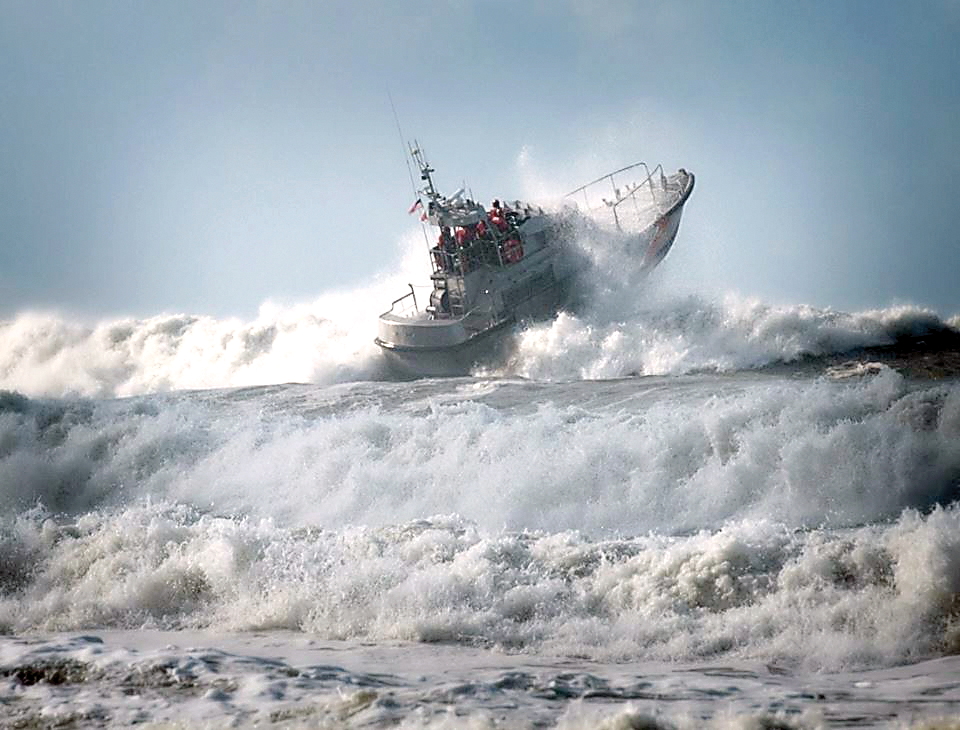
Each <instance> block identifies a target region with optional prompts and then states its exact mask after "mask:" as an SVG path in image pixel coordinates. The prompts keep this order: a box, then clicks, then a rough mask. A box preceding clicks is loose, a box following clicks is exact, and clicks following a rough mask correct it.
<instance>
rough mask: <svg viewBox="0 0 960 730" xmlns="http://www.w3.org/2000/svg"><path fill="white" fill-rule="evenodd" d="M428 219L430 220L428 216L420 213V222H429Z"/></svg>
mask: <svg viewBox="0 0 960 730" xmlns="http://www.w3.org/2000/svg"><path fill="white" fill-rule="evenodd" d="M429 219H430V216H428V215H427V214H426V213H421V214H420V220H422V221H425V220H429Z"/></svg>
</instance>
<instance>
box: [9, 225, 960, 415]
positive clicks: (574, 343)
mask: <svg viewBox="0 0 960 730" xmlns="http://www.w3.org/2000/svg"><path fill="white" fill-rule="evenodd" d="M681 235H682V234H681ZM578 243H579V246H578V247H577V249H576V251H575V252H574V253H573V255H571V257H570V259H569V260H568V261H567V264H568V265H570V266H573V267H574V269H575V270H577V275H576V278H575V281H576V285H575V288H574V292H573V297H572V303H571V306H570V308H569V309H568V311H564V312H561V313H560V314H559V315H558V316H557V317H556V318H554V319H553V320H551V321H548V322H542V323H536V324H530V325H528V326H526V327H524V328H522V329H520V330H519V331H518V333H517V336H516V348H515V351H514V355H513V357H512V358H511V359H510V360H509V361H508V362H507V363H506V364H505V365H504V366H503V367H501V368H499V369H498V370H497V371H496V372H495V373H494V374H496V375H502V376H507V377H510V376H521V377H526V378H534V379H543V380H570V379H605V378H617V377H623V376H628V375H636V374H643V375H666V374H670V375H677V374H683V373H690V372H697V371H703V370H713V371H731V370H741V369H749V368H756V367H761V366H764V365H768V364H770V363H777V362H789V361H793V360H796V359H797V358H800V357H804V356H822V355H829V354H835V353H843V352H847V351H849V350H852V349H854V348H862V347H870V346H883V345H889V344H891V343H894V342H896V341H897V340H899V339H900V338H904V337H916V336H920V335H923V334H927V333H936V332H942V331H945V330H950V329H951V328H952V326H955V325H956V324H957V321H956V318H955V319H954V320H952V321H944V320H942V319H941V318H940V317H938V316H937V315H936V314H935V313H933V312H931V311H929V310H925V309H921V308H918V307H911V306H899V307H892V308H888V309H880V310H872V311H865V312H858V313H843V312H836V311H833V310H829V309H817V308H814V307H811V306H807V305H792V306H773V305H770V304H766V303H764V302H761V301H758V300H756V299H751V298H748V297H743V296H740V295H737V294H729V295H727V296H725V297H723V298H720V299H710V298H705V297H703V296H701V295H698V294H696V293H683V292H681V291H680V289H679V288H678V287H677V286H676V285H674V284H671V285H665V284H664V282H663V280H662V278H660V276H661V274H662V272H661V271H657V272H654V275H653V276H652V277H649V278H648V277H647V276H646V274H644V272H642V271H641V268H640V266H639V262H634V264H635V265H625V264H624V262H625V261H627V262H629V261H631V260H632V259H631V257H629V256H627V255H626V254H625V253H624V252H623V251H620V250H618V248H617V242H616V241H613V240H606V239H603V240H599V239H598V238H597V234H592V235H591V234H588V233H586V232H584V233H583V234H582V235H581V236H580V240H579V242H578ZM401 249H402V253H401V257H402V261H401V265H400V267H399V271H398V272H395V273H392V274H389V275H379V276H377V277H375V278H374V280H373V283H371V284H370V285H369V286H365V287H360V288H357V289H355V290H352V291H340V292H331V293H328V294H325V295H323V296H321V297H319V298H318V299H316V300H315V301H313V302H310V303H305V304H300V305H295V306H282V305H278V304H273V303H266V304H264V305H263V306H262V307H261V309H260V312H259V314H258V315H257V316H256V317H255V318H253V319H252V320H242V319H236V318H234V319H216V318H213V317H208V316H200V315H183V314H160V315H157V316H153V317H147V318H140V319H137V318H122V319H108V320H104V321H100V322H96V323H84V322H81V321H78V320H76V319H71V318H69V317H65V316H62V315H58V314H50V313H38V312H24V313H21V314H19V315H17V316H16V317H15V318H14V319H13V320H11V321H7V322H2V323H0V388H4V389H8V390H13V391H18V392H20V393H24V394H27V395H32V396H67V395H80V396H96V397H112V396H130V395H137V394H144V393H151V392H166V391H174V390H183V389H198V388H220V387H237V386H249V385H264V384H275V383H286V382H301V383H318V384H331V383H342V382H350V381H359V380H383V379H387V378H388V377H389V375H388V373H386V372H385V371H384V369H383V363H382V361H381V358H380V355H379V352H378V349H377V347H376V346H375V345H374V344H373V338H374V336H375V334H376V320H377V315H378V314H379V313H380V312H381V311H382V310H383V309H385V308H387V307H388V306H389V303H390V302H391V301H392V300H393V299H395V298H396V297H397V296H399V295H400V294H403V293H405V292H406V291H408V290H409V289H408V282H414V283H417V282H421V281H423V282H425V281H427V272H426V270H425V269H424V264H425V262H426V257H425V256H424V255H423V240H422V238H421V237H420V236H419V235H418V234H415V233H411V234H409V235H408V236H407V237H405V239H404V240H403V241H402V242H401ZM668 292H669V293H668ZM678 292H679V293H678ZM424 293H425V292H424Z"/></svg>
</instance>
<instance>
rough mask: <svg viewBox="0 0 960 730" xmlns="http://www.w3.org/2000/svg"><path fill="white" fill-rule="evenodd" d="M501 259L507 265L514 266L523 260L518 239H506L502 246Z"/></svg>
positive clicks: (521, 246)
mask: <svg viewBox="0 0 960 730" xmlns="http://www.w3.org/2000/svg"><path fill="white" fill-rule="evenodd" d="M503 258H504V260H505V261H506V262H507V263H508V264H515V263H517V261H519V260H520V259H522V258H523V244H521V243H520V239H519V238H508V239H507V241H506V242H505V243H504V244H503Z"/></svg>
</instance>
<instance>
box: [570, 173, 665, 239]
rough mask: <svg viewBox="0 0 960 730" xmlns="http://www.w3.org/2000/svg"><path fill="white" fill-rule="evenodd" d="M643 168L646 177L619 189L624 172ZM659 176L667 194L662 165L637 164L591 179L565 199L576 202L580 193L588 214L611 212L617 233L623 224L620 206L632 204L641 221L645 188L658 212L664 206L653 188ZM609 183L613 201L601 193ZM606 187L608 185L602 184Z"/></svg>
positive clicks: (634, 212) (638, 219) (644, 209)
mask: <svg viewBox="0 0 960 730" xmlns="http://www.w3.org/2000/svg"><path fill="white" fill-rule="evenodd" d="M638 168H639V169H641V170H642V171H643V174H644V177H643V179H642V180H641V181H640V182H635V183H627V184H626V186H625V187H620V186H618V185H617V178H616V176H617V175H622V173H625V172H629V171H630V170H636V169H638ZM658 173H659V175H660V187H661V188H662V189H663V191H664V192H666V190H667V178H666V176H665V175H664V172H663V166H662V165H657V166H656V167H654V168H653V170H650V168H649V167H648V166H647V163H646V162H635V163H634V164H632V165H627V166H626V167H621V168H620V169H619V170H614V171H613V172H611V173H608V174H606V175H603V176H602V177H598V178H597V179H596V180H591V181H590V182H588V183H587V184H586V185H581V186H580V187H578V188H576V189H575V190H571V191H570V192H569V193H567V194H566V195H565V196H564V197H565V198H573V199H576V198H575V196H579V195H580V194H581V193H582V195H583V202H584V204H585V205H586V208H587V210H588V211H589V212H593V213H605V212H607V211H609V212H610V213H611V214H612V215H613V222H614V225H615V226H616V227H617V229H618V230H621V231H622V230H623V224H622V221H621V215H622V213H621V211H620V210H619V209H620V207H621V206H624V205H625V204H628V201H629V203H632V207H633V214H634V215H635V216H636V218H637V221H638V223H639V222H640V221H641V220H642V216H643V214H644V213H645V212H646V210H647V209H646V208H641V206H640V201H639V199H638V192H639V191H640V190H642V189H646V190H648V191H649V193H650V201H651V203H652V205H653V207H654V208H655V209H657V211H658V212H659V210H660V208H661V207H662V201H660V200H658V199H657V193H656V189H655V186H654V176H655V175H657V174H658ZM605 181H609V184H610V190H611V191H612V193H613V200H607V198H606V197H603V192H602V191H601V190H600V186H601V185H602V184H603V183H604V182H605ZM603 187H605V185H603ZM591 196H593V197H594V199H593V200H591ZM596 197H599V198H600V202H599V203H598V202H597V201H596Z"/></svg>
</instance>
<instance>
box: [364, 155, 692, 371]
mask: <svg viewBox="0 0 960 730" xmlns="http://www.w3.org/2000/svg"><path fill="white" fill-rule="evenodd" d="M411 156H412V158H413V160H414V161H415V163H416V164H417V167H418V168H419V171H420V179H421V180H422V182H423V185H424V187H423V188H422V189H420V190H419V191H418V193H419V198H418V200H417V202H416V203H415V204H414V206H415V208H419V207H423V208H424V210H423V214H422V220H423V221H424V222H425V223H426V222H428V223H429V224H430V225H432V226H434V227H435V228H436V229H438V230H439V231H440V235H439V237H438V238H437V239H436V243H435V245H432V247H431V248H430V262H431V266H432V273H431V276H430V279H431V285H430V287H429V288H430V291H429V294H428V295H427V297H426V300H427V303H426V304H425V306H423V307H421V306H420V302H418V300H417V292H416V288H415V287H414V286H413V285H412V284H411V285H409V286H410V291H409V292H407V293H405V294H404V295H403V296H400V297H398V298H397V299H395V300H394V301H393V302H392V303H391V305H390V309H388V310H387V311H386V312H384V313H383V314H381V315H380V318H379V323H378V335H377V337H376V339H375V342H376V344H377V345H379V347H380V348H381V350H382V351H383V354H384V356H385V357H386V360H387V362H388V364H389V365H390V367H391V369H393V370H394V371H395V372H396V373H397V374H399V375H401V376H404V377H434V376H437V377H441V376H455V375H467V374H469V373H470V372H472V371H473V370H475V369H476V368H477V367H478V366H481V365H486V364H495V363H496V362H497V361H499V360H501V359H502V358H504V357H505V356H506V355H507V353H508V349H509V345H510V342H511V339H512V338H510V337H507V336H505V335H506V334H508V333H509V332H510V331H512V330H513V329H514V326H515V325H517V324H518V323H522V322H525V321H532V320H537V319H544V318H548V317H551V316H553V315H555V314H556V313H557V311H559V309H560V308H561V307H563V305H564V303H565V301H566V299H567V296H568V294H569V290H570V283H571V278H572V276H573V273H574V271H575V268H576V267H575V266H574V265H573V264H572V257H571V251H572V250H573V244H574V242H575V240H576V237H577V236H578V235H582V234H583V233H584V231H587V230H589V231H591V232H592V233H601V234H603V235H610V236H615V237H618V238H619V239H620V241H621V243H622V242H624V241H626V243H627V244H628V246H627V247H626V250H627V251H628V252H629V255H633V256H638V257H640V258H639V262H638V263H639V267H640V269H641V271H649V270H651V269H653V268H654V267H655V266H656V265H657V264H659V263H660V261H662V260H663V258H664V256H666V255H667V252H668V251H669V250H670V247H671V246H672V245H673V242H674V239H675V238H676V236H677V232H678V230H679V226H680V217H681V214H682V212H683V206H684V204H685V203H686V201H687V199H688V198H689V197H690V193H691V192H692V191H693V183H694V176H693V174H692V173H690V172H687V171H686V170H684V169H680V170H679V171H677V172H676V173H673V174H671V175H666V174H665V173H664V171H663V168H662V167H661V166H660V165H657V166H656V167H655V168H654V169H653V170H651V169H649V168H648V166H647V165H646V163H643V162H638V163H634V164H632V165H628V166H627V167H624V168H621V169H619V170H615V171H614V172H611V173H608V174H606V175H603V176H602V177H599V178H597V179H596V180H593V181H591V182H589V183H587V184H586V185H583V186H581V187H579V188H577V189H576V190H573V191H571V192H570V193H568V194H567V196H565V198H564V202H563V204H562V205H560V206H559V207H558V209H557V210H554V211H545V210H544V209H543V208H541V207H539V206H534V205H530V204H526V203H523V202H521V201H519V200H517V201H513V202H501V201H499V200H495V201H494V202H493V204H492V205H491V207H490V208H489V209H488V208H486V207H484V206H483V205H482V204H480V203H477V202H475V201H473V200H471V199H469V198H467V197H465V193H464V191H463V190H458V191H457V192H456V193H454V194H453V195H451V196H449V197H446V196H444V195H441V194H440V193H439V192H438V191H437V189H436V187H435V185H434V182H433V173H434V172H435V170H434V169H433V168H432V167H430V165H429V164H428V163H427V161H426V158H425V156H424V154H423V152H422V151H421V150H420V149H419V148H418V147H414V148H413V149H412V150H411ZM424 201H425V202H424ZM429 242H430V239H429V237H428V245H429ZM421 299H423V295H422V294H421Z"/></svg>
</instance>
